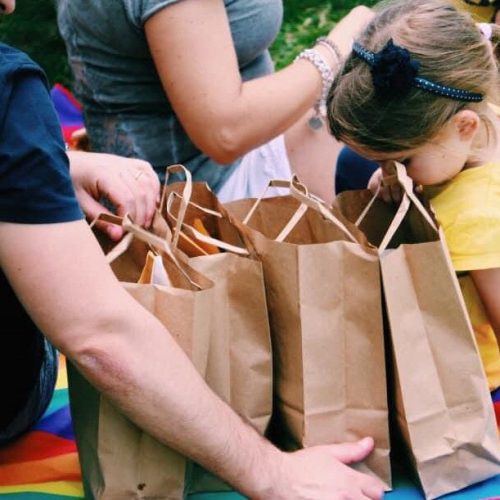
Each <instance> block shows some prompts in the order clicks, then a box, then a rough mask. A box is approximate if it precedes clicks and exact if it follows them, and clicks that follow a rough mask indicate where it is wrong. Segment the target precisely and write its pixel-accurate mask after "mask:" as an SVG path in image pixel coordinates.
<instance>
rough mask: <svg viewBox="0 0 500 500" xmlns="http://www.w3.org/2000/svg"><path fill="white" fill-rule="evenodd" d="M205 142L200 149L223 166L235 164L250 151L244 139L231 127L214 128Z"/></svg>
mask: <svg viewBox="0 0 500 500" xmlns="http://www.w3.org/2000/svg"><path fill="white" fill-rule="evenodd" d="M203 142H204V144H202V145H201V147H200V149H201V150H202V151H203V152H204V153H205V154H206V155H207V156H209V157H210V158H211V159H212V160H214V161H215V162H217V163H220V164H221V165H228V164H231V163H233V162H234V161H236V160H237V159H238V158H240V157H241V156H243V155H244V154H245V153H246V152H247V151H248V147H247V146H246V145H245V144H244V138H243V137H241V135H240V134H239V133H238V131H237V130H236V129H235V127H231V126H220V127H213V129H212V132H211V133H210V134H209V137H207V138H206V139H205V141H203Z"/></svg>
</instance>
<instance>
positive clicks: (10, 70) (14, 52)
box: [0, 43, 45, 80]
mask: <svg viewBox="0 0 500 500" xmlns="http://www.w3.org/2000/svg"><path fill="white" fill-rule="evenodd" d="M22 71H34V72H37V73H40V75H43V77H44V78H45V76H44V73H43V70H42V68H41V67H40V66H39V65H38V64H37V63H36V62H35V61H33V59H31V58H30V57H29V56H28V54H26V53H25V52H23V51H22V50H19V49H16V48H15V47H12V46H10V45H7V44H5V43H0V78H2V79H4V80H5V79H8V78H9V77H10V76H12V75H13V74H15V73H17V72H22Z"/></svg>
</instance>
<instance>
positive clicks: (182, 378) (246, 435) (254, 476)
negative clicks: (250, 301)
mask: <svg viewBox="0 0 500 500" xmlns="http://www.w3.org/2000/svg"><path fill="white" fill-rule="evenodd" d="M134 312H135V311H134ZM135 317H136V318H137V324H136V322H135V321H134V323H133V324H131V325H129V326H128V328H130V331H129V333H128V334H125V335H124V333H123V330H122V328H120V332H119V333H118V332H117V333H116V335H115V334H112V333H111V334H107V338H102V336H101V338H96V339H95V344H92V345H91V346H90V347H86V348H85V349H83V350H82V351H80V352H79V353H78V354H77V355H76V356H75V358H74V359H75V362H76V364H77V366H78V367H79V368H80V369H81V370H82V372H83V373H84V374H85V376H86V377H88V378H89V380H90V381H91V382H92V383H93V384H95V385H96V387H98V388H99V389H100V390H102V391H103V393H104V394H106V395H107V396H108V397H109V398H110V399H111V400H112V401H114V402H115V403H116V404H117V405H118V406H119V407H120V408H122V409H123V411H124V412H125V413H126V414H127V415H128V416H129V417H130V418H131V419H132V420H133V421H135V422H136V423H137V424H138V425H139V426H140V427H142V428H143V429H145V430H146V431H147V432H148V433H150V434H151V435H153V436H155V437H156V438H157V439H158V440H159V441H161V442H163V443H165V444H167V445H169V446H171V447H173V448H175V449H177V450H179V451H181V452H182V453H183V454H185V455H187V456H189V457H191V458H192V459H194V460H195V461H197V462H199V463H200V464H202V465H203V466H205V467H206V468H207V469H210V470H211V471H213V472H214V473H216V474H217V475H219V476H221V477H222V478H224V479H225V480H226V481H228V482H229V483H230V484H232V485H233V486H234V487H235V488H237V489H238V490H240V491H241V492H243V493H244V494H246V495H248V496H251V497H252V498H257V497H264V496H265V495H264V492H265V491H266V490H267V489H268V488H269V487H270V486H271V485H272V484H274V482H275V481H273V479H272V477H273V474H276V473H275V472H274V467H276V465H277V464H278V463H279V455H280V452H279V451H278V450H277V449H275V448H274V447H272V446H271V445H270V444H268V443H267V442H266V441H264V439H263V438H261V437H260V436H259V435H258V434H257V432H256V431H255V430H254V429H252V428H251V427H250V426H248V425H246V424H244V423H243V422H242V421H241V419H240V418H239V417H238V416H237V415H236V414H235V413H234V412H233V411H232V410H231V409H230V408H229V407H228V406H227V405H226V404H225V403H223V402H222V401H221V400H220V399H219V398H217V397H216V396H215V395H214V394H213V393H212V392H211V391H210V390H209V389H208V387H207V386H206V385H205V383H204V381H203V380H202V379H201V377H200V376H199V375H198V374H197V372H196V371H195V369H194V367H193V365H192V364H191V362H190V361H189V360H188V359H187V357H186V356H185V355H184V353H183V351H182V350H181V349H180V348H179V347H178V346H177V344H175V342H174V341H173V340H172V338H171V337H170V336H169V335H168V334H166V332H165V331H164V330H163V328H162V327H161V326H160V325H159V324H156V323H155V322H154V321H151V320H149V319H148V317H145V316H144V315H141V314H135ZM138 330H140V331H142V332H144V333H143V334H142V335H137V331H138ZM145 360H146V361H145ZM276 475H277V474H276Z"/></svg>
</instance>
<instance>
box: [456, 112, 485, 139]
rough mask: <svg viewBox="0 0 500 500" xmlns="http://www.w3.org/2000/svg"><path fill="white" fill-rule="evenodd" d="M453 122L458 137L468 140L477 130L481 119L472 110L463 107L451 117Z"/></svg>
mask: <svg viewBox="0 0 500 500" xmlns="http://www.w3.org/2000/svg"><path fill="white" fill-rule="evenodd" d="M453 124H454V126H455V129H456V131H457V132H458V135H459V136H460V139H462V140H463V141H470V140H471V139H472V138H473V137H474V135H475V134H476V132H477V131H478V130H479V125H480V124H481V120H480V118H479V116H478V114H477V113H475V112H474V111H472V110H470V109H463V110H462V111H459V112H458V113H457V114H456V115H455V116H454V117H453Z"/></svg>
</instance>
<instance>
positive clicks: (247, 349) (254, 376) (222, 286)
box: [160, 165, 273, 492]
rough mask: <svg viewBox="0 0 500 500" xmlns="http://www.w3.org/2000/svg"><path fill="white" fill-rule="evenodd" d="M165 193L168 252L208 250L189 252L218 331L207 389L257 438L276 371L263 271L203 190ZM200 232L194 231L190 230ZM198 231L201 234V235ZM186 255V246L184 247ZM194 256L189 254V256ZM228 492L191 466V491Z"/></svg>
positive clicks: (201, 186) (187, 186)
mask: <svg viewBox="0 0 500 500" xmlns="http://www.w3.org/2000/svg"><path fill="white" fill-rule="evenodd" d="M179 171H180V172H183V173H184V176H185V177H186V182H177V183H174V184H170V185H168V186H165V187H164V191H163V200H162V202H161V204H160V206H161V207H163V208H162V214H163V216H164V218H165V219H166V220H168V221H169V223H170V229H171V235H170V238H171V239H172V245H173V246H174V247H176V246H179V247H180V246H181V245H180V244H179V240H180V239H181V238H182V239H185V238H186V237H187V238H189V239H190V241H191V242H194V243H195V244H196V245H198V246H199V247H201V250H202V251H203V250H205V252H204V253H202V254H196V250H195V254H194V255H196V256H194V255H193V253H191V257H189V260H188V262H189V265H190V266H192V267H193V268H194V269H196V270H197V271H199V272H201V273H202V274H203V275H205V276H207V277H208V278H209V279H210V280H211V281H213V283H214V295H215V297H216V298H215V300H216V305H215V311H216V314H215V318H214V321H215V323H216V326H215V327H214V333H213V335H212V337H211V341H210V349H209V356H208V366H207V372H206V378H205V379H206V381H207V384H208V385H209V386H210V387H211V388H212V389H213V390H214V392H215V393H216V394H218V395H219V396H220V397H221V398H222V399H224V400H225V401H226V402H227V403H228V404H229V405H230V406H231V407H232V408H233V409H234V410H235V411H236V412H237V413H238V414H239V415H240V416H241V417H242V418H243V419H244V420H245V421H247V422H248V423H250V424H251V425H252V426H253V427H254V428H255V429H257V430H258V431H259V432H260V433H261V434H264V433H265V432H266V430H267V427H268V424H269V421H270V418H271V413H272V392H273V373H272V371H273V367H272V350H271V337H270V327H269V318H268V310H267V302H266V295H265V288H264V276H263V270H262V264H261V262H260V261H259V260H258V259H257V257H256V255H255V253H251V252H250V251H249V250H251V248H249V247H247V246H246V244H245V240H244V239H243V238H242V236H241V234H240V232H239V231H238V229H237V228H236V226H235V225H234V224H232V223H231V222H230V220H229V217H228V215H227V214H226V213H225V210H224V208H223V207H222V205H221V204H220V203H219V202H218V200H217V198H216V196H215V195H214V194H213V193H212V192H211V191H210V189H209V188H208V186H207V185H206V184H205V183H198V182H196V183H192V182H191V178H190V175H189V172H187V171H185V169H184V168H183V167H182V166H179V165H175V166H171V167H169V168H168V169H167V172H179ZM196 227H198V229H199V230H197V229H195V228H196ZM200 231H203V232H200ZM182 248H184V250H185V251H186V252H187V251H189V248H187V246H186V244H185V241H184V244H183V246H182ZM191 250H193V249H191ZM225 489H228V486H227V485H225V484H224V483H222V481H220V480H218V479H217V478H215V477H214V476H213V475H212V474H210V473H208V472H206V471H204V470H203V469H202V468H201V467H200V466H198V465H196V464H193V466H192V468H191V469H190V474H189V492H202V491H220V490H225Z"/></svg>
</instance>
